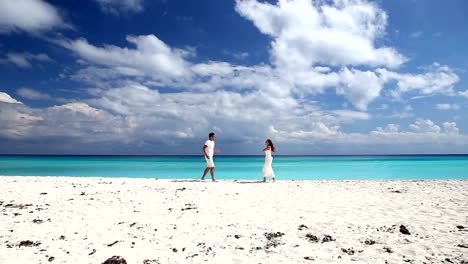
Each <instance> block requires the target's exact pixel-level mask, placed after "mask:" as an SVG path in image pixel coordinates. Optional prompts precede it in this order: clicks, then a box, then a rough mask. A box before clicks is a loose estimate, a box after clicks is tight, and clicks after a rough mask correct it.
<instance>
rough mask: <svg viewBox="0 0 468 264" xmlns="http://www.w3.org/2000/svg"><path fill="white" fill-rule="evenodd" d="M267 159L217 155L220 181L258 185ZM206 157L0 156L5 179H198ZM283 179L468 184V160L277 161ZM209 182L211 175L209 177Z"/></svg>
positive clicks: (422, 157) (331, 158)
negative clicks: (451, 181) (465, 181)
mask: <svg viewBox="0 0 468 264" xmlns="http://www.w3.org/2000/svg"><path fill="white" fill-rule="evenodd" d="M263 162H264V158H263V157H262V156H217V157H215V164H216V178H217V179H220V180H223V179H239V180H258V179H261V178H262V166H263ZM205 164H206V163H205V160H204V158H203V156H0V175H18V176H26V175H35V176H77V177H78V176H82V177H129V178H160V179H198V178H200V176H201V174H202V172H203V169H204V168H205ZM273 168H274V170H275V172H276V175H277V179H279V180H281V179H287V180H318V179H329V180H369V179H385V180H397V179H398V180H400V179H468V155H410V156H275V157H274V161H273ZM208 177H209V176H208Z"/></svg>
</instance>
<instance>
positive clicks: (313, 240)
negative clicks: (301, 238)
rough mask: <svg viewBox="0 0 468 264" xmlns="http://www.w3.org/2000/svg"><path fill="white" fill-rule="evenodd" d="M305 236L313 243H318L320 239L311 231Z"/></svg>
mask: <svg viewBox="0 0 468 264" xmlns="http://www.w3.org/2000/svg"><path fill="white" fill-rule="evenodd" d="M305 237H306V238H307V240H309V242H312V243H318V242H319V240H320V239H319V238H318V237H317V236H316V235H312V234H311V233H309V234H307V235H305Z"/></svg>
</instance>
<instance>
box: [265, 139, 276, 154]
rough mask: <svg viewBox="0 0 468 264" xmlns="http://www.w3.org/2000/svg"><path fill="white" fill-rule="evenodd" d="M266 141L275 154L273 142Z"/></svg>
mask: <svg viewBox="0 0 468 264" xmlns="http://www.w3.org/2000/svg"><path fill="white" fill-rule="evenodd" d="M266 141H267V142H268V146H270V148H271V151H273V152H275V151H276V148H275V146H274V145H273V142H272V141H271V139H267V140H266Z"/></svg>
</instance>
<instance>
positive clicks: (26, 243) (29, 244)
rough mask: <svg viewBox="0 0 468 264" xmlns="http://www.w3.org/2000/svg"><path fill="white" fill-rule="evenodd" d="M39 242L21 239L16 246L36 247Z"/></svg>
mask: <svg viewBox="0 0 468 264" xmlns="http://www.w3.org/2000/svg"><path fill="white" fill-rule="evenodd" d="M40 244H41V242H33V241H31V240H23V241H21V242H20V243H19V244H18V247H37V246H39V245H40Z"/></svg>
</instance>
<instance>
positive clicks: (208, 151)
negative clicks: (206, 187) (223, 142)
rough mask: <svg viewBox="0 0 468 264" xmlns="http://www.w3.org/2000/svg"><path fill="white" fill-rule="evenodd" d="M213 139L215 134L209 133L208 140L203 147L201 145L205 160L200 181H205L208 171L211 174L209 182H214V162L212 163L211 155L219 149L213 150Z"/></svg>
mask: <svg viewBox="0 0 468 264" xmlns="http://www.w3.org/2000/svg"><path fill="white" fill-rule="evenodd" d="M215 139H216V135H215V133H213V132H211V133H210V134H209V135H208V140H207V141H206V142H205V145H203V154H205V160H206V169H205V171H204V172H203V176H202V177H201V180H202V181H203V180H205V176H206V174H207V173H208V171H209V172H210V174H211V180H212V181H215V177H214V169H215V165H214V161H213V154H214V153H215V152H219V149H217V148H215V147H214V146H215Z"/></svg>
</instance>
